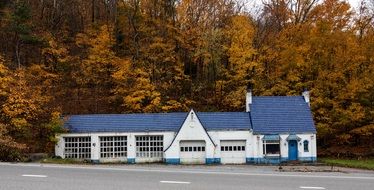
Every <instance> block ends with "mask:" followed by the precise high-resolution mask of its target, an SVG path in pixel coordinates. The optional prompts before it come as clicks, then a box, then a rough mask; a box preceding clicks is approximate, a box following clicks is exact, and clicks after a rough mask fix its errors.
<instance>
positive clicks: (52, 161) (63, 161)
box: [41, 158, 87, 164]
mask: <svg viewBox="0 0 374 190" xmlns="http://www.w3.org/2000/svg"><path fill="white" fill-rule="evenodd" d="M41 163H48V164H87V161H82V160H74V159H61V158H45V159H42V160H41Z"/></svg>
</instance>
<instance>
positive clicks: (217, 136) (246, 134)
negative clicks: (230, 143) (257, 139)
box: [208, 130, 253, 158]
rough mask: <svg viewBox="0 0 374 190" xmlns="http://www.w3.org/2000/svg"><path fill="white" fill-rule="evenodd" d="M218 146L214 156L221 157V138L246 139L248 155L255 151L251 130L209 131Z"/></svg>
mask: <svg viewBox="0 0 374 190" xmlns="http://www.w3.org/2000/svg"><path fill="white" fill-rule="evenodd" d="M208 134H209V135H210V137H212V139H213V141H214V143H215V144H216V145H217V148H216V149H215V152H214V158H221V148H220V147H221V144H220V143H221V140H245V141H246V157H250V156H251V152H252V151H253V147H252V139H253V134H252V133H251V132H250V131H244V130H243V131H208Z"/></svg>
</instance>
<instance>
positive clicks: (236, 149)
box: [221, 140, 246, 164]
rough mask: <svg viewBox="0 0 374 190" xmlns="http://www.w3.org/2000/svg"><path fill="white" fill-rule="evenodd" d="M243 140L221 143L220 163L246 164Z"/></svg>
mask: <svg viewBox="0 0 374 190" xmlns="http://www.w3.org/2000/svg"><path fill="white" fill-rule="evenodd" d="M245 142H246V141H245V140H241V141H221V163H222V164H243V163H245V162H246V156H245V147H246V146H245Z"/></svg>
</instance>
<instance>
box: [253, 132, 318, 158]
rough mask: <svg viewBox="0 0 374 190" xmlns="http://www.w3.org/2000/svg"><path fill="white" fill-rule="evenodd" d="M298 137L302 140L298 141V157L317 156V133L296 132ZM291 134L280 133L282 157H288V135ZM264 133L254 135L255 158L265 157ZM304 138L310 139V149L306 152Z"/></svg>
mask: <svg viewBox="0 0 374 190" xmlns="http://www.w3.org/2000/svg"><path fill="white" fill-rule="evenodd" d="M296 135H297V136H298V137H300V138H301V140H300V141H298V157H299V158H310V157H314V158H316V157H317V141H316V135H315V134H313V133H306V134H296ZM288 136H289V134H281V135H280V152H281V155H280V156H281V157H282V158H288V141H287V137H288ZM263 137H264V135H254V136H253V141H252V142H253V144H255V146H254V147H253V148H254V150H253V157H254V158H264V155H263V147H262V146H263V141H262V138H263ZM304 140H308V141H309V151H308V152H304V144H303V142H304Z"/></svg>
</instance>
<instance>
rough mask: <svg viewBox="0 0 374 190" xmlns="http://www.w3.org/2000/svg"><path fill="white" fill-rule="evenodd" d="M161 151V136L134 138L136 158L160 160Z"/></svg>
mask: <svg viewBox="0 0 374 190" xmlns="http://www.w3.org/2000/svg"><path fill="white" fill-rule="evenodd" d="M163 151H164V138H163V136H161V135H157V136H136V157H140V158H162V155H163Z"/></svg>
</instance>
